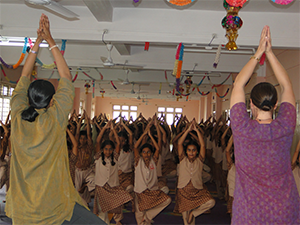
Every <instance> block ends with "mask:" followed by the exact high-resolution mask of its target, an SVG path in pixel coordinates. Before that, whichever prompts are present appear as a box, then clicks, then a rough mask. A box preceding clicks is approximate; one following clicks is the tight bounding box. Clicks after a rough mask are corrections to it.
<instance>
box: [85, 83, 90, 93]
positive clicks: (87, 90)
mask: <svg viewBox="0 0 300 225" xmlns="http://www.w3.org/2000/svg"><path fill="white" fill-rule="evenodd" d="M84 87H85V94H88V93H89V88H90V87H91V85H90V84H89V83H86V84H85V85H84Z"/></svg>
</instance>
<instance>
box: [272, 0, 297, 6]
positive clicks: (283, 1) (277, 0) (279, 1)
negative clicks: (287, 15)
mask: <svg viewBox="0 0 300 225" xmlns="http://www.w3.org/2000/svg"><path fill="white" fill-rule="evenodd" d="M292 1H293V0H272V2H275V3H276V4H279V5H288V4H290V3H291V2H292Z"/></svg>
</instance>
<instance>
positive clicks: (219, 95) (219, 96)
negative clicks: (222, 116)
mask: <svg viewBox="0 0 300 225" xmlns="http://www.w3.org/2000/svg"><path fill="white" fill-rule="evenodd" d="M215 92H216V94H217V96H218V97H219V98H224V97H225V96H226V95H227V94H228V92H229V88H228V89H227V91H226V93H225V94H224V95H222V96H221V95H219V93H218V91H217V88H215Z"/></svg>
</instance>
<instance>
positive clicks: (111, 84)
mask: <svg viewBox="0 0 300 225" xmlns="http://www.w3.org/2000/svg"><path fill="white" fill-rule="evenodd" d="M110 83H111V85H112V86H113V88H114V89H116V90H117V87H116V86H115V85H114V83H113V82H112V80H111V81H110Z"/></svg>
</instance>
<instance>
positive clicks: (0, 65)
mask: <svg viewBox="0 0 300 225" xmlns="http://www.w3.org/2000/svg"><path fill="white" fill-rule="evenodd" d="M0 68H1V71H2V73H3V76H4V77H5V79H6V80H7V81H8V82H9V83H12V84H16V83H18V81H19V79H18V80H17V81H11V80H10V79H9V78H8V77H7V76H6V73H5V71H4V69H3V67H2V64H0Z"/></svg>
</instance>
